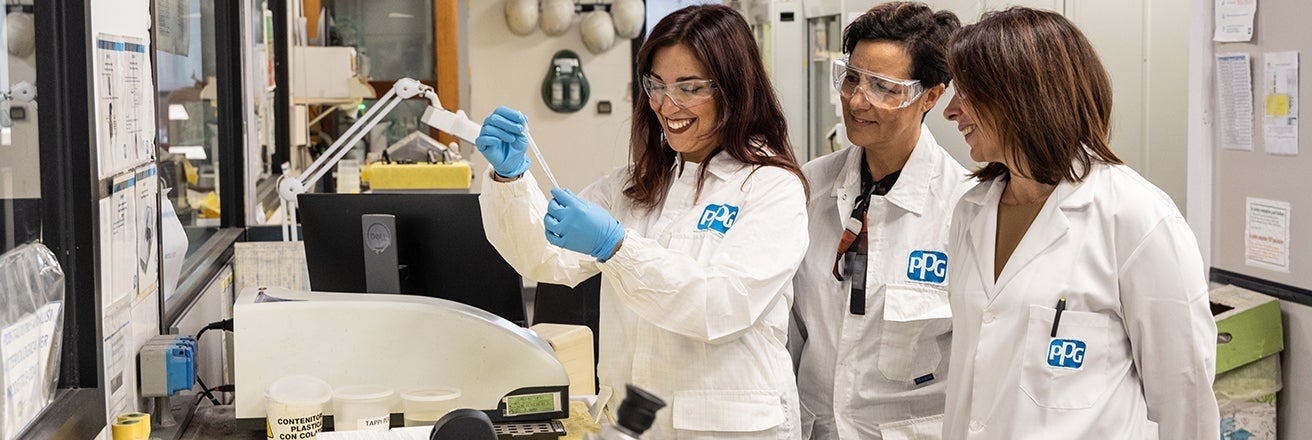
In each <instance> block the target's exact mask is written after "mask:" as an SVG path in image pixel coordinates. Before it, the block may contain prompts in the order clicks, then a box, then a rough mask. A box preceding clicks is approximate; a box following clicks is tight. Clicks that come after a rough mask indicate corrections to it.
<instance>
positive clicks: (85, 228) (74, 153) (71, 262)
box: [19, 0, 106, 439]
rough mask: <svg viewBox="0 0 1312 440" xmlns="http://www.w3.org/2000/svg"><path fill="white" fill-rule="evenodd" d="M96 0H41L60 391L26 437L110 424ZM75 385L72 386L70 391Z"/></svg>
mask: <svg viewBox="0 0 1312 440" xmlns="http://www.w3.org/2000/svg"><path fill="white" fill-rule="evenodd" d="M90 15H91V11H90V2H89V0H65V1H58V2H36V4H35V13H34V14H33V19H34V20H35V21H36V45H37V53H38V55H37V60H36V64H37V72H39V74H38V75H37V80H36V82H37V89H38V90H41V93H39V94H38V95H37V102H38V103H39V105H40V108H41V118H39V120H38V122H37V124H38V133H39V134H40V136H41V144H42V148H41V149H40V158H41V163H42V165H43V166H42V167H41V168H42V172H41V195H42V197H41V221H42V228H43V230H42V236H43V242H44V243H45V245H46V246H47V247H49V248H50V249H51V250H52V251H53V252H54V253H55V255H56V256H58V258H59V262H60V265H61V266H62V268H63V270H64V289H65V290H64V301H65V308H64V329H63V341H62V345H61V348H60V350H61V353H60V376H59V388H60V390H59V391H58V393H57V394H56V396H55V399H54V401H53V402H52V403H51V404H50V406H48V407H47V408H46V409H45V411H44V412H43V413H42V415H41V416H39V417H38V418H37V419H36V421H34V422H33V424H32V425H30V426H29V427H28V428H27V430H26V431H25V432H24V433H23V434H20V436H19V438H31V439H47V438H54V437H65V438H91V437H94V436H96V435H97V434H98V433H99V432H100V431H101V430H102V429H104V427H105V424H106V421H105V412H104V411H103V410H102V411H88V410H87V408H104V406H105V396H104V393H103V391H102V390H101V389H99V381H100V374H101V364H102V363H103V360H101V359H100V357H101V354H100V343H99V342H100V301H99V298H98V295H96V292H97V291H98V290H97V287H98V286H97V285H96V283H97V277H96V264H97V255H96V246H95V243H98V242H99V237H98V234H99V232H98V228H97V226H96V225H97V221H96V218H97V217H98V215H97V213H96V206H97V204H96V199H95V197H96V196H98V195H99V188H97V187H98V186H99V181H98V180H97V174H96V171H97V167H96V155H95V143H94V142H95V139H94V134H93V133H94V132H93V131H92V130H90V129H89V127H94V126H95V120H94V115H93V112H92V111H91V110H92V109H93V108H94V106H93V105H92V96H93V95H92V89H91V73H90V72H91V56H92V52H91V47H92V46H91V35H90V22H89V18H90ZM70 388H72V389H70Z"/></svg>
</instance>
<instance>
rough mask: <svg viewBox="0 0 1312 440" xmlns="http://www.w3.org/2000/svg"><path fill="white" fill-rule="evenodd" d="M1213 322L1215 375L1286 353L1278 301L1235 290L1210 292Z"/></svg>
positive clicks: (1229, 287)
mask: <svg viewBox="0 0 1312 440" xmlns="http://www.w3.org/2000/svg"><path fill="white" fill-rule="evenodd" d="M1209 296H1210V297H1211V302H1212V315H1213V316H1214V317H1215V318H1216V332H1217V344H1216V374H1217V375H1220V374H1221V373H1225V372H1227V371H1230V370H1233V369H1235V368H1238V367H1240V366H1242V365H1244V364H1248V363H1250V362H1254V361H1257V360H1258V359H1262V358H1265V357H1267V356H1270V355H1273V354H1276V353H1279V352H1280V351H1281V350H1284V349H1285V340H1284V335H1283V332H1282V330H1281V329H1282V326H1283V324H1282V323H1281V321H1280V301H1279V300H1277V299H1275V298H1272V297H1269V296H1266V295H1263V294H1260V293H1257V292H1254V291H1251V290H1247V289H1243V288H1240V287H1235V286H1230V285H1226V286H1221V287H1217V288H1215V289H1212V291H1211V292H1209Z"/></svg>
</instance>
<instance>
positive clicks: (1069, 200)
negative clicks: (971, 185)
mask: <svg viewBox="0 0 1312 440" xmlns="http://www.w3.org/2000/svg"><path fill="white" fill-rule="evenodd" d="M1082 169H1083V167H1082V166H1080V165H1079V164H1078V163H1077V164H1076V171H1077V172H1079V171H1080V170H1082ZM1103 169H1105V166H1101V165H1095V166H1094V167H1093V170H1092V172H1090V173H1089V175H1088V176H1086V177H1085V179H1084V181H1083V182H1080V183H1076V182H1072V181H1069V180H1066V181H1062V182H1061V183H1059V184H1057V187H1056V188H1054V189H1053V191H1052V194H1051V195H1050V196H1048V201H1047V202H1046V203H1044V204H1043V208H1042V209H1040V211H1039V214H1038V216H1037V217H1035V218H1034V223H1032V224H1030V227H1029V230H1027V231H1026V232H1025V236H1024V238H1022V239H1021V241H1020V243H1019V244H1018V245H1017V246H1016V249H1015V250H1014V251H1012V254H1011V259H1010V260H1008V261H1007V265H1006V266H1005V267H1003V268H1002V273H1001V274H999V275H998V278H997V280H996V283H988V282H986V283H985V284H986V285H991V287H990V288H989V293H988V297H989V300H990V301H992V300H993V299H994V297H995V296H996V295H997V293H998V292H1001V291H1002V290H1003V288H1005V287H1006V286H1007V283H1008V282H1010V281H1011V280H1012V278H1015V276H1016V274H1017V273H1019V272H1020V271H1022V270H1024V269H1025V267H1026V266H1028V265H1029V264H1030V263H1031V262H1033V261H1034V260H1036V259H1037V258H1038V257H1039V256H1040V255H1042V254H1043V253H1044V252H1045V251H1046V250H1047V249H1048V248H1049V247H1051V246H1052V245H1053V244H1054V243H1056V242H1057V241H1058V240H1059V239H1061V238H1062V237H1063V236H1065V235H1066V232H1067V231H1068V230H1069V229H1070V220H1069V217H1068V215H1067V214H1068V213H1070V212H1071V211H1074V210H1079V209H1082V208H1084V207H1085V206H1087V205H1088V204H1090V203H1092V201H1093V196H1094V194H1093V192H1094V190H1093V188H1094V187H1095V186H1096V185H1094V184H1093V183H1094V182H1095V181H1096V180H1097V179H1098V178H1100V177H1101V174H1102V172H1101V171H1102V170H1103ZM980 186H985V187H986V189H983V190H981V188H975V189H976V191H971V194H968V196H969V197H971V203H976V204H983V205H984V208H983V209H981V210H979V211H978V212H979V214H978V216H980V217H982V218H979V217H977V221H974V222H972V224H971V228H970V235H971V237H970V238H969V240H970V242H971V243H972V246H974V248H975V249H974V250H975V255H976V256H978V257H979V258H976V261H977V262H978V264H979V267H978V270H979V271H980V273H981V274H982V275H984V278H985V279H986V280H993V277H992V275H993V265H994V259H995V258H996V256H995V254H996V252H997V251H996V247H995V244H996V241H997V240H996V233H997V223H998V203H999V200H1001V198H1002V191H1003V189H1004V188H1006V184H1005V182H1003V181H1002V179H1001V178H998V179H993V181H991V182H989V183H988V184H987V185H980ZM964 198H965V197H963V199H964ZM980 220H982V221H980Z"/></svg>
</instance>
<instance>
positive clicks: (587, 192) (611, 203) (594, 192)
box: [475, 5, 807, 439]
mask: <svg viewBox="0 0 1312 440" xmlns="http://www.w3.org/2000/svg"><path fill="white" fill-rule="evenodd" d="M636 73H637V75H638V78H640V80H641V83H642V88H643V92H644V93H645V94H646V95H647V99H646V101H645V102H644V100H642V99H635V100H634V106H633V127H632V130H633V135H632V137H631V139H632V141H631V142H632V144H631V145H630V147H631V148H632V150H631V151H633V155H634V157H635V162H634V164H632V165H629V166H626V167H623V168H620V169H617V170H615V171H614V172H612V173H610V175H609V176H607V177H604V178H602V179H601V180H599V181H597V182H595V183H593V184H592V185H590V186H588V187H587V188H584V189H583V190H582V191H579V192H578V194H575V193H574V192H573V191H569V190H565V189H561V188H556V189H552V190H551V195H552V198H551V200H547V198H546V197H545V196H544V195H543V194H542V193H541V192H540V191H539V190H538V189H537V188H538V186H537V183H536V182H535V180H534V179H533V177H532V172H531V171H528V169H529V166H528V159H527V158H526V157H525V152H526V150H527V149H528V146H527V138H526V133H525V132H526V124H527V120H526V118H525V117H524V115H523V114H521V113H519V112H518V111H515V110H512V109H509V108H505V107H501V108H498V109H497V110H496V111H495V112H494V113H493V114H492V115H491V116H489V117H488V118H487V119H486V120H484V124H483V131H482V132H481V133H480V136H479V137H478V139H477V142H475V143H476V144H477V146H478V149H479V151H480V152H482V153H483V156H484V157H486V158H487V159H488V162H489V163H491V164H492V168H493V171H492V172H490V173H488V175H487V177H486V178H485V180H484V184H483V193H482V195H481V196H480V197H479V201H480V204H481V206H482V210H483V225H484V229H485V230H486V232H487V235H488V241H490V242H491V243H492V244H493V245H494V246H496V248H497V249H498V251H500V252H501V254H502V256H503V257H505V259H506V261H508V262H510V264H511V265H512V266H514V267H515V269H516V270H517V271H518V272H519V273H520V274H521V275H523V276H525V277H527V278H530V279H533V280H535V281H538V282H539V283H553V284H563V285H570V286H572V285H575V284H578V283H580V282H583V281H584V280H587V279H588V278H591V277H592V276H594V275H596V274H598V273H600V274H601V276H602V278H603V280H602V283H601V292H600V296H599V305H598V308H599V316H598V321H599V323H598V335H599V339H598V341H599V359H600V362H599V363H598V367H597V375H598V379H599V381H600V384H601V388H602V391H601V392H600V393H599V394H600V395H602V396H607V395H611V396H612V397H610V404H611V407H612V408H614V407H615V405H618V404H619V403H620V401H621V400H623V398H624V395H623V391H622V390H623V389H624V388H625V385H626V384H633V385H636V386H639V387H641V388H643V389H646V390H649V391H651V392H652V393H653V394H655V395H657V396H659V397H661V398H663V399H666V400H667V401H670V402H671V405H670V406H671V410H669V411H661V412H659V413H657V417H656V420H655V424H654V425H653V427H652V430H651V431H649V432H648V434H647V436H650V437H653V438H692V439H721V438H735V439H796V438H798V437H799V436H800V432H799V431H798V429H799V425H798V423H799V419H800V416H799V408H800V407H799V404H798V397H797V388H796V383H795V381H794V378H793V374H792V371H793V369H792V365H791V360H790V359H789V357H788V351H787V349H786V348H785V346H784V343H785V341H784V335H786V334H787V330H788V305H789V304H790V303H791V302H792V295H793V292H792V285H791V283H790V280H791V277H792V275H793V273H794V271H795V270H796V268H797V264H798V262H799V261H800V260H801V258H802V254H803V252H804V251H805V250H806V246H807V237H806V224H807V220H806V215H805V212H806V189H805V188H806V187H805V184H804V182H803V179H802V178H801V177H800V170H799V169H798V166H797V163H796V162H795V161H794V160H793V157H792V153H791V151H792V149H791V148H790V146H789V144H788V138H787V129H786V127H785V123H784V118H783V113H782V112H781V111H780V109H779V104H778V100H777V99H776V98H775V95H774V88H773V87H772V86H771V85H770V83H769V80H768V79H767V77H766V75H765V69H764V68H763V66H762V65H761V57H760V54H759V53H758V52H757V48H756V44H755V43H754V42H753V39H752V32H751V29H750V28H749V27H748V26H747V22H746V21H745V20H744V19H743V18H742V16H741V15H739V14H738V13H737V12H735V11H734V10H733V9H730V8H728V7H726V6H719V5H716V6H692V7H688V8H684V9H681V10H679V11H676V12H674V13H673V14H671V15H669V16H667V17H666V18H665V19H664V20H661V22H660V23H658V24H657V25H656V27H655V28H653V30H652V34H651V37H650V38H649V39H648V40H647V42H646V43H645V44H644V45H643V47H642V49H641V50H640V51H639V53H638V69H637V72H636ZM762 237H768V238H769V239H765V240H763V239H762ZM689 377H691V378H692V379H689ZM607 390H614V391H615V393H614V394H613V395H612V394H610V393H609V392H608V391H607ZM709 408H725V409H724V410H723V411H708V410H707V409H709ZM730 413H732V414H730ZM741 414H751V415H752V416H751V417H742V416H741Z"/></svg>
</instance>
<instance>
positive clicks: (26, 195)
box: [0, 12, 41, 253]
mask: <svg viewBox="0 0 1312 440" xmlns="http://www.w3.org/2000/svg"><path fill="white" fill-rule="evenodd" d="M15 14H18V15H21V16H22V17H19V18H17V19H18V20H22V19H26V20H28V23H29V24H30V23H31V17H32V14H30V13H26V12H15ZM10 20H14V19H10ZM10 23H13V21H10ZM15 31H17V32H19V33H22V32H24V28H23V27H15V29H11V30H10V34H9V38H10V39H14V38H16V37H20V38H21V36H16V35H15V34H14V32H15ZM26 32H27V33H28V34H27V40H26V41H31V38H32V37H33V35H31V32H32V28H31V27H30V26H28V27H26ZM13 47H14V46H13V45H12V44H11V46H10V48H11V49H10V50H6V51H3V52H0V68H3V69H5V72H4V73H5V74H6V76H3V77H0V79H4V80H6V81H7V82H6V83H0V253H4V252H8V251H9V250H10V249H13V248H15V247H17V246H20V245H23V244H26V243H30V242H33V241H37V240H38V239H40V238H41V212H40V202H41V159H40V154H39V153H40V150H39V149H38V148H37V147H38V143H37V140H38V138H37V123H36V121H37V109H36V102H35V99H36V53H35V52H36V51H35V50H33V47H32V46H31V45H26V46H21V45H20V46H19V49H20V50H19V51H18V54H15V51H14V50H13Z"/></svg>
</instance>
